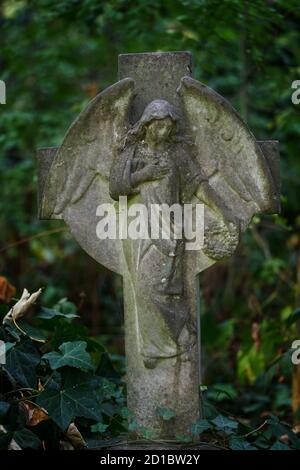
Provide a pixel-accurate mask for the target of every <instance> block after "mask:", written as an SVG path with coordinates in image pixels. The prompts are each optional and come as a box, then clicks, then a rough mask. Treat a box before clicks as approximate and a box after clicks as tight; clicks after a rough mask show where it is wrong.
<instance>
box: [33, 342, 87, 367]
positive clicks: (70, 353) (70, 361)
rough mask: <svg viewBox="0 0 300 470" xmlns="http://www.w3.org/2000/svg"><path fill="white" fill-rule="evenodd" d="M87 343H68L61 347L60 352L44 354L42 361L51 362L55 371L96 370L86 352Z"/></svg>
mask: <svg viewBox="0 0 300 470" xmlns="http://www.w3.org/2000/svg"><path fill="white" fill-rule="evenodd" d="M86 347H87V343H86V342H85V341H68V342H67V343H63V344H61V345H60V347H59V350H60V353H59V352H50V353H47V354H44V355H43V357H42V359H46V360H47V361H49V364H50V367H51V369H53V370H56V369H59V368H60V367H64V366H69V367H76V368H77V369H81V370H83V371H89V370H92V369H94V365H93V363H92V361H91V357H90V355H89V353H88V352H87V351H86Z"/></svg>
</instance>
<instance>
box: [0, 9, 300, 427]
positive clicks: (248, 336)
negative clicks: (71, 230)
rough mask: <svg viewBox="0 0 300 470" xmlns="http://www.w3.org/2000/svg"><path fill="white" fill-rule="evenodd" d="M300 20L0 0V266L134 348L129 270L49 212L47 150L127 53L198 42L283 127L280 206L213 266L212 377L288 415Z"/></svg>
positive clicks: (296, 265) (275, 130) (209, 281)
mask: <svg viewBox="0 0 300 470" xmlns="http://www.w3.org/2000/svg"><path fill="white" fill-rule="evenodd" d="M299 23H300V10H299V2H298V1H293V0H279V1H271V0H269V1H265V0H264V1H260V0H256V1H251V2H248V1H235V0H225V1H222V2H220V1H214V0H209V1H205V0H203V1H199V0H198V1H197V0H157V1H154V0H152V1H151V0H135V1H132V0H126V1H125V0H111V1H107V2H104V1H99V0H81V1H79V0H78V1H77V0H57V1H55V2H53V1H50V0H39V1H29V0H24V1H21V0H20V1H1V2H0V31H1V34H0V79H1V80H4V81H5V82H6V86H7V104H6V105H1V106H0V116H1V118H0V216H1V218H0V275H2V276H4V277H5V278H6V279H7V280H8V281H9V282H10V283H11V284H12V285H14V286H16V288H17V293H16V294H15V297H19V296H20V293H21V292H22V289H23V288H24V287H26V288H27V289H29V291H33V290H36V289H37V288H39V287H43V288H44V293H43V298H42V302H43V304H44V305H46V306H51V305H53V304H54V303H55V302H57V301H58V300H59V299H61V298H63V297H67V298H68V299H70V300H71V301H72V302H73V303H74V304H76V305H77V308H78V311H79V313H80V315H81V317H82V320H83V322H84V323H85V324H86V325H87V326H88V328H89V331H90V334H91V335H97V336H100V337H101V339H102V341H103V342H104V343H105V344H106V345H107V346H108V348H109V350H110V352H112V353H115V354H118V355H122V354H123V352H124V351H123V326H122V324H123V313H122V283H121V279H119V278H117V277H116V276H114V275H113V274H112V273H110V272H109V271H107V270H105V269H104V268H102V267H101V266H97V264H96V263H95V262H94V261H93V260H92V259H90V258H89V257H88V256H87V255H86V254H85V253H84V252H83V251H82V250H81V249H80V248H79V247H78V245H77V244H76V242H74V241H73V240H72V238H71V237H70V236H69V235H68V233H67V232H66V231H65V230H63V226H62V225H61V224H60V223H59V222H57V221H51V222H46V221H39V220H38V218H37V204H36V194H37V175H36V160H35V151H36V149H37V148H39V147H44V146H46V147H48V146H57V145H59V144H60V143H61V142H62V138H63V136H64V133H65V131H66V129H67V128H68V126H69V124H70V123H71V122H72V121H73V119H74V118H75V117H76V116H77V115H78V113H79V112H80V110H81V109H83V107H84V106H86V104H87V103H88V101H89V100H90V99H91V98H93V97H94V96H95V95H96V94H97V93H98V92H100V91H102V90H103V89H105V88H106V87H107V86H108V85H110V84H112V83H114V82H115V81H116V80H117V57H118V54H119V53H124V52H145V51H175V50H189V51H191V52H192V53H193V55H194V61H195V64H196V68H195V77H196V78H197V79H199V80H200V81H203V82H204V83H205V84H208V85H209V86H211V87H212V88H214V89H215V90H216V91H218V92H219V93H220V94H221V95H223V96H224V97H225V98H227V99H228V100H229V101H230V102H232V104H233V105H234V106H235V107H236V108H237V110H238V111H239V112H240V113H241V115H242V116H243V118H244V119H245V120H246V121H247V123H248V124H249V126H250V128H251V129H252V131H253V132H254V134H255V136H256V138H257V139H258V140H264V139H278V140H279V141H280V151H281V172H282V213H281V215H280V216H265V217H256V218H255V219H254V220H253V223H252V225H251V228H250V229H249V230H248V232H247V233H246V234H245V236H244V238H243V241H242V243H241V246H240V247H239V249H238V251H237V253H236V255H235V256H234V257H232V258H231V259H230V260H227V261H224V262H220V263H218V264H217V265H216V266H215V267H213V268H211V269H209V270H207V271H206V272H205V273H204V274H203V275H202V276H201V286H202V287H201V292H202V305H201V309H202V339H203V349H204V351H203V360H204V365H205V374H204V378H203V382H204V384H208V385H214V389H212V391H211V393H214V394H215V398H216V397H217V399H218V400H219V401H220V402H222V404H223V405H224V406H225V407H226V406H228V407H230V406H231V407H232V408H233V409H234V410H235V411H236V412H237V413H239V414H242V415H245V416H248V415H249V414H250V415H251V414H255V415H259V416H262V417H263V416H264V415H266V414H268V413H271V412H272V413H275V414H277V415H278V416H279V417H281V418H283V419H286V420H288V421H289V422H293V421H294V422H297V421H298V418H297V408H298V406H299V404H300V371H299V366H298V368H297V367H294V368H293V367H292V365H291V361H290V356H287V353H288V351H289V349H290V347H291V343H292V341H293V340H294V339H297V338H298V339H300V331H299V329H300V328H299V325H298V326H297V322H293V323H291V322H290V321H287V318H290V316H291V314H292V313H293V312H294V311H295V310H296V309H297V308H298V307H300V209H299V187H300V186H299V183H300V160H299V137H300V122H299V110H300V105H298V106H297V105H294V104H293V103H292V101H291V95H292V92H293V90H292V88H291V84H292V82H293V81H294V80H297V79H300V47H299V44H300V35H299V26H300V24H299ZM60 228H62V231H57V229H60ZM2 282H4V281H2ZM4 300H5V299H4V298H2V301H4ZM6 300H7V299H6ZM296 317H297V314H296ZM296 317H295V316H294V317H293V318H296ZM297 328H298V332H297ZM218 390H219V391H218ZM220 390H221V391H220ZM241 391H242V392H243V394H242V396H243V399H241V400H239V401H234V400H235V398H236V397H237V396H238V394H239V393H240V392H241ZM230 399H231V400H233V402H231V404H228V403H227V402H228V401H229V400H230ZM292 411H293V412H292Z"/></svg>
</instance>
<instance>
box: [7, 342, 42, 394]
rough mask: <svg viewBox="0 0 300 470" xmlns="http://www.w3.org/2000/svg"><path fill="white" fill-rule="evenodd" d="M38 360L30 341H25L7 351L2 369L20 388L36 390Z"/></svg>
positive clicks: (38, 356)
mask: <svg viewBox="0 0 300 470" xmlns="http://www.w3.org/2000/svg"><path fill="white" fill-rule="evenodd" d="M40 360H41V358H40V355H39V353H38V351H37V349H36V347H35V346H34V344H33V343H32V341H31V340H30V339H25V340H23V341H22V342H21V343H19V344H16V345H15V346H14V347H13V348H11V349H10V350H9V351H8V353H7V356H6V364H5V366H4V368H5V369H6V370H7V371H8V372H9V373H10V374H11V375H12V377H13V378H14V379H15V380H16V381H17V382H18V383H19V384H20V385H21V386H23V387H28V388H36V384H37V377H36V367H37V365H38V364H39V363H40Z"/></svg>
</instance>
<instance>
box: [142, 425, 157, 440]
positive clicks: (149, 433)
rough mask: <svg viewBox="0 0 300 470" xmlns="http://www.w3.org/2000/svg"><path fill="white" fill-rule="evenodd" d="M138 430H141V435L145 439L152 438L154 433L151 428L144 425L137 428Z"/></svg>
mask: <svg viewBox="0 0 300 470" xmlns="http://www.w3.org/2000/svg"><path fill="white" fill-rule="evenodd" d="M139 431H140V432H141V434H142V436H143V437H144V438H145V439H153V437H154V433H153V431H152V429H149V428H146V427H145V426H141V427H140V428H139Z"/></svg>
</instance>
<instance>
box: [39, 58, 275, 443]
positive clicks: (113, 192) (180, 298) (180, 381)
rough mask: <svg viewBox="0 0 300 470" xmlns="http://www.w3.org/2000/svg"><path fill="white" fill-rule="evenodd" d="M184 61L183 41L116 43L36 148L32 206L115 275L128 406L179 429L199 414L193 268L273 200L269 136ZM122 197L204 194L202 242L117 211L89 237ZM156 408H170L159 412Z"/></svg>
mask: <svg viewBox="0 0 300 470" xmlns="http://www.w3.org/2000/svg"><path fill="white" fill-rule="evenodd" d="M192 68H193V67H192V57H191V54H190V53H188V52H170V53H145V54H144V53H143V54H122V55H120V56H119V81H118V82H117V83H116V84H114V85H112V86H111V87H109V88H107V89H106V90H104V91H103V92H101V93H100V94H99V95H98V96H96V97H95V98H94V99H93V100H92V101H91V102H90V104H89V105H88V106H87V108H86V109H85V110H84V111H83V112H82V113H81V114H80V115H79V117H78V118H77V119H76V121H75V122H74V123H73V124H72V126H71V127H70V129H69V130H68V132H67V134H66V136H65V138H64V140H63V143H62V145H61V147H60V148H58V149H56V148H48V149H42V150H39V151H38V167H39V168H38V171H39V216H40V218H42V219H51V218H54V219H55V218H58V219H63V220H64V221H65V223H66V224H67V226H68V227H69V229H70V231H71V233H72V235H73V236H74V238H75V239H76V240H77V242H78V243H79V244H80V246H81V247H82V248H83V249H84V250H85V251H86V252H87V253H88V254H89V255H90V256H91V257H92V258H94V259H95V260H96V261H97V262H98V263H100V264H102V265H104V266H106V267H107V268H108V269H110V270H112V271H115V272H116V273H119V274H121V275H122V276H123V280H124V310H125V349H126V364H127V378H126V380H127V390H128V407H129V408H130V409H131V410H132V411H133V412H134V414H135V417H136V420H137V422H138V423H139V425H141V426H145V427H146V428H149V429H151V430H152V431H153V433H154V436H155V437H156V439H172V438H174V437H175V436H176V435H179V434H185V433H188V432H189V428H190V426H191V424H192V423H194V422H195V421H196V420H197V419H198V418H199V417H200V416H201V411H200V410H201V397H200V387H199V384H200V377H201V374H200V369H201V365H200V341H199V337H200V324H199V318H200V315H199V295H198V287H197V286H198V279H197V275H198V274H199V273H200V272H202V271H204V270H205V269H206V268H208V267H209V266H211V265H213V264H214V263H216V262H217V261H218V260H221V259H224V258H226V257H229V256H231V255H232V254H233V253H234V251H235V249H236V247H237V245H238V243H239V240H240V235H241V233H242V232H243V231H244V230H246V228H247V227H248V225H249V224H250V222H251V219H252V217H253V215H255V214H260V213H275V212H277V211H278V209H279V171H278V168H279V153H278V143H277V142H276V141H267V142H258V141H256V140H255V138H254V136H253V135H252V134H251V132H250V131H249V129H248V128H247V126H246V124H245V123H244V122H243V121H242V119H241V118H240V117H239V115H238V114H237V112H236V111H235V110H234V109H233V108H232V107H231V105H230V104H229V103H228V102H227V101H226V100H225V99H224V98H222V97H221V96H220V95H218V94H217V93H216V92H215V91H213V90H212V89H210V88H209V87H207V86H205V85H203V84H201V83H200V82H198V81H196V80H194V79H193V78H192ZM121 197H122V198H124V197H127V199H126V201H127V204H128V207H129V208H130V207H133V205H134V204H135V203H137V204H143V207H145V208H146V209H150V208H151V205H153V204H154V205H159V204H168V205H169V206H172V204H175V205H177V207H178V206H179V207H183V205H184V204H189V203H192V204H193V207H195V204H198V203H199V204H202V205H204V240H203V243H202V245H201V247H200V248H197V249H194V250H187V249H186V244H185V240H184V237H182V238H181V239H176V238H174V237H171V236H170V237H169V239H163V240H162V239H151V238H148V239H147V238H144V239H130V238H129V237H127V238H126V237H124V233H123V232H122V230H123V229H121V230H120V228H121V225H122V224H123V222H124V219H123V222H122V224H121V222H120V221H119V219H118V221H117V222H116V223H117V230H116V232H115V233H117V236H116V237H108V238H103V237H102V238H101V237H99V227H100V226H99V221H100V220H103V218H101V217H100V216H103V215H104V212H103V210H102V209H103V207H108V204H110V205H111V206H109V207H113V208H114V209H116V213H119V214H120V213H121V212H122V211H123V210H124V207H123V206H122V204H121V199H119V198H121ZM104 205H105V206H104ZM99 207H100V209H99ZM101 207H102V209H101ZM192 214H194V212H192ZM126 217H128V215H126V214H125V225H126V223H127V222H126V220H127V219H126ZM171 219H172V217H171ZM147 220H148V219H147ZM153 220H155V219H153ZM153 220H152V219H151V221H150V225H151V224H152V225H153V223H154V222H153ZM158 220H159V219H156V221H158ZM127 221H128V220H127ZM171 226H172V227H173V229H174V218H173V219H172V220H171ZM173 229H172V230H173ZM148 230H149V226H148ZM173 231H174V230H173ZM172 233H173V232H172ZM203 334H204V335H205V331H204V332H203ZM160 408H166V409H170V410H172V411H173V412H174V416H173V417H172V418H171V419H170V420H163V419H162V417H161V416H159V415H160V413H159V409H160Z"/></svg>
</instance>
